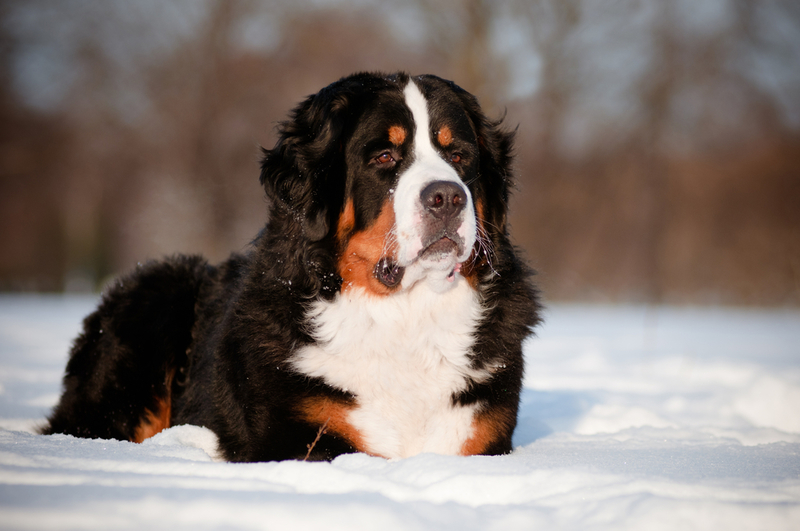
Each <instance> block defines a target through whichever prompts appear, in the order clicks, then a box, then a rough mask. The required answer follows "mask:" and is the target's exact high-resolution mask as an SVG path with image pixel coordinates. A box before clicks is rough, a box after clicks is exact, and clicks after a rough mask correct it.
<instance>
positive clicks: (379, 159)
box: [375, 151, 394, 164]
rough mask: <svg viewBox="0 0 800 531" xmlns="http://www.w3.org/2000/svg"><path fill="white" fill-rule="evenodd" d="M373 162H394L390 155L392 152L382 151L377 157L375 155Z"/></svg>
mask: <svg viewBox="0 0 800 531" xmlns="http://www.w3.org/2000/svg"><path fill="white" fill-rule="evenodd" d="M375 162H377V163H378V164H389V163H392V162H394V157H392V153H391V152H390V151H384V152H383V153H381V154H380V155H378V156H377V157H375Z"/></svg>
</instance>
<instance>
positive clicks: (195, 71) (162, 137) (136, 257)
mask: <svg viewBox="0 0 800 531" xmlns="http://www.w3.org/2000/svg"><path fill="white" fill-rule="evenodd" d="M398 69H402V70H406V71H409V72H410V73H412V74H418V73H435V74H437V75H440V76H442V77H445V78H449V79H452V80H454V81H455V82H456V83H458V84H459V85H461V86H462V87H464V88H465V89H467V90H469V91H470V92H472V93H474V94H476V95H477V96H478V98H479V99H480V101H481V103H482V104H483V106H484V108H485V109H486V110H487V111H488V114H490V115H491V116H493V117H499V116H502V115H503V114H506V115H507V118H506V123H507V125H508V127H509V128H512V129H513V128H518V136H517V144H516V154H517V159H516V165H515V173H516V177H517V182H518V186H517V190H516V191H515V194H514V197H513V202H512V215H511V223H512V236H513V238H514V239H515V241H516V243H517V244H518V245H519V246H521V247H522V248H523V249H524V251H525V253H526V255H527V258H528V259H529V260H530V262H531V263H532V264H533V265H534V267H535V268H536V269H537V270H538V271H539V283H540V285H541V286H542V288H543V291H544V294H545V297H546V298H547V299H549V300H555V301H592V302H643V303H670V304H729V305H762V306H766V305H769V306H775V305H778V306H797V305H798V304H800V2H797V1H796V0H784V1H769V2H767V1H752V2H750V1H746V0H703V1H702V2H696V1H693V0H675V1H669V2H664V1H659V0H618V1H613V2H594V1H591V0H585V1H584V0H508V1H490V0H436V1H435V0H392V1H380V0H371V1H370V0H351V1H336V0H326V1H323V0H319V1H313V2H312V1H294V2H278V1H271V2H270V1H255V0H205V1H195V0H183V1H181V0H174V1H170V2H165V1H162V0H137V1H136V2H129V1H124V0H106V1H97V0H96V1H80V0H53V1H47V0H17V1H14V0H0V291H87V290H96V289H99V288H100V287H101V286H102V284H103V282H105V281H106V280H107V279H108V277H109V276H110V275H113V274H116V273H119V272H122V271H124V270H127V269H129V268H131V267H133V266H134V265H135V264H136V263H137V262H140V261H144V260H145V259H147V258H158V257H160V256H163V255H164V254H171V253H173V252H176V251H181V252H199V253H203V254H205V255H207V256H208V257H209V258H210V259H211V260H213V261H218V260H222V259H224V258H225V257H226V256H227V255H228V254H229V253H230V252H232V251H240V250H243V249H244V248H245V247H246V246H247V244H248V242H249V241H250V240H251V239H252V238H253V237H254V236H255V235H256V233H257V232H258V230H259V229H260V228H261V227H262V226H263V224H264V222H265V220H266V211H267V205H266V200H265V198H264V194H263V190H262V189H261V188H260V186H259V184H258V162H259V149H258V147H259V146H265V147H271V146H272V144H273V143H274V141H275V134H274V127H275V125H276V122H278V121H280V120H282V119H284V118H285V117H286V114H287V112H288V111H289V109H290V108H291V107H292V106H293V105H294V104H295V103H297V102H298V101H300V100H301V99H302V98H303V97H305V96H306V95H308V94H310V93H314V92H316V91H318V90H319V89H320V88H322V87H323V86H325V85H327V84H329V83H330V82H332V81H334V80H336V79H338V78H339V77H341V76H344V75H347V74H349V73H352V72H354V71H359V70H383V71H393V70H398Z"/></svg>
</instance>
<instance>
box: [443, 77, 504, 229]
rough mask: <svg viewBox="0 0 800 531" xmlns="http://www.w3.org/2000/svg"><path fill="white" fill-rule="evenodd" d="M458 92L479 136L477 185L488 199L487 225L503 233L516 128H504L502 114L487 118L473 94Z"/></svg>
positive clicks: (485, 210) (485, 212) (482, 195)
mask: <svg viewBox="0 0 800 531" xmlns="http://www.w3.org/2000/svg"><path fill="white" fill-rule="evenodd" d="M457 93H458V94H459V96H460V97H461V101H462V103H463V104H464V108H465V109H466V111H467V114H468V115H469V117H470V120H472V123H473V126H474V127H475V133H476V134H477V137H478V148H479V155H480V163H479V167H478V172H479V175H480V178H479V179H478V180H477V181H476V183H475V186H478V187H480V188H481V190H480V191H481V194H479V195H480V196H481V197H484V198H486V201H487V203H488V204H487V205H485V206H484V209H483V212H484V216H486V217H485V221H486V223H485V225H486V229H487V230H488V231H489V232H490V233H492V232H494V233H495V234H497V235H498V236H500V235H503V236H504V235H506V234H507V227H506V222H507V216H508V199H509V195H510V192H511V190H512V189H513V187H514V177H513V173H512V170H511V162H512V159H513V147H514V137H515V135H516V132H515V131H508V130H506V129H505V128H504V126H503V118H500V119H499V120H490V119H489V118H487V117H486V115H485V114H484V112H483V110H482V109H481V107H480V105H479V104H478V100H477V99H476V98H475V97H474V96H473V95H472V94H470V93H468V92H466V91H463V90H459V91H457Z"/></svg>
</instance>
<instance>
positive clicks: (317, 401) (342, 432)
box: [298, 397, 369, 453]
mask: <svg viewBox="0 0 800 531" xmlns="http://www.w3.org/2000/svg"><path fill="white" fill-rule="evenodd" d="M352 408H353V406H352V405H350V404H348V403H345V402H342V401H341V400H335V399H332V398H327V397H311V398H307V399H305V400H303V401H302V402H301V403H300V406H299V408H298V411H299V412H300V417H301V418H302V419H303V420H304V421H306V422H308V423H309V424H313V425H315V426H320V427H321V426H325V431H326V432H327V433H330V434H332V435H335V436H337V437H340V438H342V439H344V440H345V441H347V443H348V444H349V445H350V446H352V447H353V448H355V449H356V451H359V452H364V453H369V452H368V451H367V449H366V447H365V446H364V440H363V438H362V436H361V432H359V431H358V430H357V429H356V428H355V427H354V426H353V425H352V424H350V422H349V421H348V420H347V415H348V414H349V413H350V410H351V409H352ZM310 442H311V441H309V443H310Z"/></svg>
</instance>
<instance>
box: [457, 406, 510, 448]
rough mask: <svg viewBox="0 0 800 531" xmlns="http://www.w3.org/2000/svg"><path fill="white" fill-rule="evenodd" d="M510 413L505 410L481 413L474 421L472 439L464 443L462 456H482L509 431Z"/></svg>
mask: <svg viewBox="0 0 800 531" xmlns="http://www.w3.org/2000/svg"><path fill="white" fill-rule="evenodd" d="M509 417H510V412H509V411H507V410H505V409H494V410H492V411H485V412H484V411H480V412H478V413H476V414H475V416H474V417H473V419H472V437H470V438H469V439H467V440H466V441H464V444H463V445H462V446H461V452H460V453H461V455H481V454H484V453H485V452H486V451H487V450H488V449H489V447H490V446H491V445H492V444H493V443H495V442H496V441H497V440H498V439H500V437H502V436H503V435H505V433H506V430H508V426H509V421H510V420H511V419H510V418H509Z"/></svg>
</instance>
